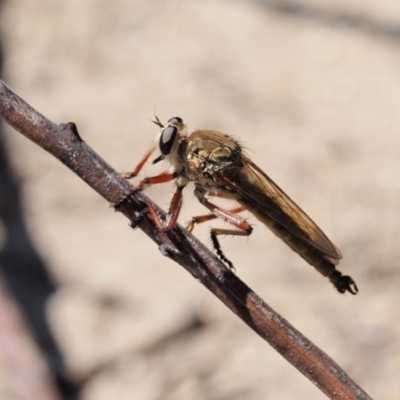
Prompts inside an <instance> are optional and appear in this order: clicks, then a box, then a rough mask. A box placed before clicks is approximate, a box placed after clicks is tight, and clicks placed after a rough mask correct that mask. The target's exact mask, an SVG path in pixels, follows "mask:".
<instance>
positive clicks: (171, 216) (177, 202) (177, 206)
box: [148, 177, 186, 232]
mask: <svg viewBox="0 0 400 400" xmlns="http://www.w3.org/2000/svg"><path fill="white" fill-rule="evenodd" d="M155 178H156V177H155ZM148 179H149V178H148ZM185 186H186V185H183V186H178V187H177V189H176V192H175V193H174V195H173V197H172V200H171V204H170V206H169V210H168V213H167V216H166V218H165V221H164V224H163V223H162V221H161V220H160V218H159V216H158V215H157V211H156V209H155V208H154V207H153V206H149V208H148V211H149V214H150V216H151V218H152V220H153V221H154V223H155V224H156V227H157V229H158V230H159V231H160V232H165V231H168V230H170V229H172V228H173V227H174V226H175V225H176V221H177V220H178V216H179V213H180V211H181V208H182V203H183V196H182V191H183V189H184V188H185Z"/></svg>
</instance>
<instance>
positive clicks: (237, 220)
mask: <svg viewBox="0 0 400 400" xmlns="http://www.w3.org/2000/svg"><path fill="white" fill-rule="evenodd" d="M194 194H195V196H196V197H197V198H198V200H199V201H200V203H201V204H203V206H204V207H206V208H208V209H209V210H210V211H211V212H212V213H213V215H214V216H215V217H216V218H221V219H223V220H224V221H226V222H228V223H229V224H231V225H233V226H236V228H238V230H236V229H216V228H213V229H211V232H210V235H211V241H212V244H213V246H214V249H215V251H216V252H217V254H218V256H219V258H220V259H221V260H222V261H223V262H225V263H226V264H227V265H228V266H229V268H231V269H233V264H232V262H231V261H229V260H228V259H227V258H226V256H225V254H224V253H223V252H222V250H221V245H220V244H219V241H218V238H217V236H218V235H234V236H249V235H250V234H251V232H252V231H253V228H252V227H251V225H250V224H249V223H248V222H247V221H246V220H245V219H243V218H241V217H239V216H238V215H236V214H237V213H238V212H240V211H243V210H242V207H238V208H236V209H234V210H232V211H228V210H224V209H222V208H219V207H218V206H216V205H215V204H213V203H210V202H209V201H208V200H207V199H206V197H205V194H206V192H205V191H204V190H203V189H202V188H201V187H196V189H195V191H194ZM235 211H236V212H235ZM204 217H205V220H209V219H213V218H211V217H208V216H204ZM203 219H204V218H203ZM195 222H196V221H195ZM200 222H203V221H200ZM192 229H193V228H192Z"/></svg>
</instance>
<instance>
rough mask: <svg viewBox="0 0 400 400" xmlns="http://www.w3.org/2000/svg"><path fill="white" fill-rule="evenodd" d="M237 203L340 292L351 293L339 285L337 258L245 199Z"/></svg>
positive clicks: (340, 279) (339, 276)
mask: <svg viewBox="0 0 400 400" xmlns="http://www.w3.org/2000/svg"><path fill="white" fill-rule="evenodd" d="M239 203H240V204H241V205H243V206H244V207H245V208H246V209H248V210H249V211H250V212H251V213H252V214H253V215H254V216H255V217H256V218H257V219H258V220H260V221H261V222H262V223H263V224H265V225H266V226H267V227H268V228H269V229H271V231H272V232H273V233H274V234H275V235H276V236H278V237H279V238H280V239H282V240H283V241H284V242H285V243H286V244H287V245H288V246H289V247H290V248H291V249H292V250H293V251H295V252H296V253H297V254H299V255H300V256H301V257H302V258H303V259H304V260H306V261H307V262H308V263H309V264H310V265H312V266H313V267H314V268H315V269H316V270H317V271H319V272H320V273H321V274H322V275H323V276H326V277H328V278H329V279H330V281H331V282H332V283H333V284H334V286H335V287H336V289H338V290H339V291H340V292H343V291H346V290H348V291H350V292H352V293H353V291H352V290H349V289H348V288H347V287H346V288H345V289H344V290H343V288H342V286H341V285H342V278H344V277H343V276H342V274H341V272H339V271H337V270H336V265H337V264H338V263H339V260H338V259H335V258H331V257H329V256H327V255H326V254H324V253H323V252H322V251H320V250H318V249H317V248H315V247H314V246H312V245H310V244H309V243H307V242H305V241H304V240H302V239H299V238H298V237H297V236H296V235H294V234H293V233H292V232H290V231H289V230H288V229H286V228H285V227H283V226H282V225H281V224H279V223H277V222H276V221H274V220H273V219H272V218H271V217H270V216H268V215H267V214H265V213H264V212H261V211H260V210H259V209H258V208H255V207H254V206H253V205H252V204H249V203H248V202H246V201H245V200H243V199H240V200H239ZM350 279H351V278H350Z"/></svg>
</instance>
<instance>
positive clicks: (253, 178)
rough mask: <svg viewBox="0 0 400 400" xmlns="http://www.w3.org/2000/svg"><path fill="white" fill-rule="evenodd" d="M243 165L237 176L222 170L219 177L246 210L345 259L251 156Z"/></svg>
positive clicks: (333, 256) (328, 253) (323, 250)
mask: <svg viewBox="0 0 400 400" xmlns="http://www.w3.org/2000/svg"><path fill="white" fill-rule="evenodd" d="M243 162H244V166H243V167H242V168H241V170H240V172H239V173H238V174H237V175H236V174H235V175H234V176H233V175H232V174H230V173H224V171H223V170H222V171H221V170H220V171H218V172H216V174H215V175H214V176H215V178H216V179H217V180H218V181H219V182H220V183H222V184H223V185H225V186H227V187H229V188H230V189H231V190H232V191H233V192H235V193H236V194H237V195H238V196H239V198H238V201H239V203H241V204H243V205H245V206H246V205H247V207H246V208H248V210H249V211H250V212H253V213H254V214H255V215H256V216H261V217H262V216H263V215H265V216H266V217H267V218H270V219H272V220H273V221H275V222H276V223H277V224H279V225H281V226H282V227H284V228H286V229H287V230H288V231H289V232H290V233H292V234H293V235H294V236H296V237H297V238H298V239H300V240H302V241H304V242H306V243H307V244H309V245H311V246H313V247H314V248H316V249H317V250H319V251H321V252H322V253H323V254H325V255H326V256H328V257H331V258H333V259H340V258H342V255H341V254H340V251H339V250H338V249H337V248H336V247H335V246H334V245H333V244H332V242H331V241H330V240H329V239H328V238H327V237H326V235H325V234H324V233H323V232H322V231H321V229H320V228H319V227H318V226H317V225H316V224H315V222H314V221H312V219H311V218H310V217H309V216H308V215H307V214H306V213H305V212H304V211H303V210H301V208H300V207H299V206H298V205H296V203H294V202H293V201H292V200H291V199H290V198H289V196H288V195H286V194H285V192H284V191H283V190H282V189H280V188H279V186H278V185H276V184H275V183H274V182H273V181H272V180H271V179H270V178H269V177H268V176H267V175H266V174H265V173H264V172H263V171H262V170H261V169H260V168H259V167H257V165H255V164H254V163H253V162H252V161H251V160H250V159H249V158H248V157H246V156H243ZM240 200H242V201H240Z"/></svg>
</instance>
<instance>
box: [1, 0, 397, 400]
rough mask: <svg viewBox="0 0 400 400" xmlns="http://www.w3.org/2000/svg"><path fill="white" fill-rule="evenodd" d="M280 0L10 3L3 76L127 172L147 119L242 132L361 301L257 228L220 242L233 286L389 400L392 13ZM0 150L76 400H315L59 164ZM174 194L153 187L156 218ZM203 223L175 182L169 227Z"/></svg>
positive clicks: (148, 133)
mask: <svg viewBox="0 0 400 400" xmlns="http://www.w3.org/2000/svg"><path fill="white" fill-rule="evenodd" d="M277 4H278V2H276V3H275V2H272V1H261V0H259V1H256V0H254V1H248V2H245V1H227V0H219V1H202V2H200V1H194V0H189V1H185V2H180V1H169V2H163V1H157V0H154V1H144V0H136V1H134V0H130V1H127V0H121V1H118V2H110V1H105V0H103V1H100V0H97V1H90V0H87V1H85V2H83V1H68V2H52V1H48V0H35V2H27V1H21V0H12V1H8V2H6V4H5V6H4V7H3V10H2V15H1V29H2V34H3V37H4V38H5V40H4V46H5V55H6V60H5V61H6V64H5V76H4V78H5V79H6V81H7V83H8V84H9V85H10V86H11V87H12V88H13V89H14V90H16V91H17V93H19V94H20V95H21V96H23V97H24V98H25V99H26V100H27V101H28V102H29V103H30V104H32V105H33V106H34V107H36V108H37V109H38V110H39V111H40V112H42V113H43V114H45V115H46V116H47V117H48V118H50V119H51V120H53V121H55V122H67V121H74V122H76V123H77V125H78V128H79V130H80V133H81V135H82V136H83V138H84V139H85V141H86V142H87V143H88V144H89V145H91V146H92V147H93V148H94V149H95V150H96V151H97V152H98V153H100V154H101V155H102V156H103V157H104V158H105V159H106V160H107V161H108V162H109V163H110V164H111V165H113V166H114V167H115V168H116V169H117V170H120V171H124V170H128V169H131V168H132V167H133V166H134V165H135V164H136V163H137V162H138V160H139V159H140V158H141V156H142V154H143V153H144V152H145V151H146V150H147V148H148V146H149V144H150V142H151V141H152V140H153V137H154V134H155V132H156V129H155V127H154V126H153V125H152V124H151V123H150V122H149V119H150V118H152V117H153V111H154V109H156V112H157V114H158V116H159V117H160V119H161V120H163V121H165V120H167V119H169V118H171V117H173V116H177V115H178V116H181V117H182V118H184V119H185V121H187V122H188V124H189V125H190V126H191V127H193V128H207V129H215V130H220V131H223V132H225V133H229V134H231V135H234V136H236V137H239V138H241V140H242V141H244V142H245V143H246V144H247V145H248V147H249V148H250V149H251V155H252V158H253V160H254V161H255V162H256V163H257V164H258V165H260V166H261V167H262V168H263V169H264V170H265V171H266V172H267V173H268V174H269V175H270V176H271V177H272V178H273V179H274V180H275V181H276V182H277V183H278V184H279V185H280V186H281V187H282V188H284V190H285V191H286V192H287V193H289V194H290V196H291V197H292V198H293V199H294V200H295V201H296V202H297V203H298V204H300V205H301V206H302V207H303V208H304V209H305V210H306V211H307V212H308V214H310V215H311V216H312V218H313V219H314V220H315V221H317V222H318V224H319V225H320V226H321V227H322V228H323V230H324V231H325V232H326V233H327V234H328V236H329V237H330V238H332V240H333V241H334V243H335V244H336V245H337V246H338V247H339V248H340V249H341V251H342V253H343V255H344V259H343V261H342V263H341V267H342V268H341V270H342V271H344V272H346V273H349V274H350V275H352V276H353V277H354V278H355V279H356V281H357V283H358V286H359V288H360V293H359V295H358V296H355V297H353V296H351V295H345V296H341V295H339V294H337V293H336V292H335V291H334V290H333V288H332V287H331V285H330V284H329V282H328V281H326V280H325V279H324V278H322V277H321V276H320V275H319V274H318V273H316V272H315V271H314V270H313V269H312V268H311V267H309V266H308V265H307V264H305V262H304V261H303V260H302V259H300V258H299V257H298V256H297V255H296V254H294V253H292V252H291V251H290V250H289V249H288V248H287V247H286V246H285V245H283V244H281V243H280V241H279V240H278V239H276V238H275V237H274V236H273V235H272V234H271V233H270V232H269V231H268V230H267V229H266V228H264V227H263V226H261V225H260V224H259V223H257V221H255V220H254V219H251V222H252V223H254V225H255V231H254V234H253V235H252V236H251V237H250V238H249V239H248V240H247V239H244V238H226V239H224V240H223V246H224V249H225V251H226V253H227V254H229V256H230V258H231V259H232V260H234V262H235V265H236V268H237V273H238V275H239V276H240V277H241V278H242V279H243V280H244V281H245V282H246V283H247V284H248V285H249V286H250V287H252V288H253V289H254V290H255V291H256V292H257V293H259V294H260V295H261V296H262V297H263V298H264V299H265V300H266V301H267V302H268V303H269V304H271V306H272V307H274V308H275V309H276V310H277V311H278V312H280V313H281V314H282V315H283V316H284V317H285V318H287V319H288V320H289V321H290V322H291V323H293V324H294V325H295V326H296V327H297V328H298V329H299V330H300V331H302V332H303V333H304V334H305V335H306V336H308V337H309V338H310V339H311V340H312V341H314V342H315V343H316V344H317V345H318V346H320V347H321V348H322V349H323V350H324V351H325V352H327V353H328V354H329V355H330V356H331V357H333V359H334V360H336V361H337V362H338V363H339V364H340V365H341V366H342V367H343V368H344V369H345V370H346V371H347V372H348V373H349V375H350V376H351V377H352V378H353V379H355V380H356V381H357V382H358V383H359V384H360V385H361V386H362V387H363V388H364V389H365V390H366V391H367V392H368V393H369V394H370V395H371V396H372V397H374V398H377V399H388V400H392V399H393V400H395V399H399V398H400V379H399V377H400V322H399V319H400V311H399V306H398V305H399V304H400V289H399V287H400V261H399V260H400V246H399V226H400V179H399V177H400V161H399V154H400V133H399V129H400V112H399V104H400V37H399V36H398V30H399V28H398V27H399V26H400V3H399V2H398V1H394V0H393V1H387V2H385V3H382V2H376V1H372V0H364V1H355V2H351V4H348V2H345V1H327V2H321V1H318V0H313V1H309V2H307V3H299V2H296V3H289V2H287V3H284V4H286V7H277V6H276V5H277ZM280 4H282V3H280ZM290 4H292V7H290ZM396 27H397V30H396ZM7 145H8V150H9V154H10V159H11V162H12V164H13V166H14V168H15V171H16V172H15V174H16V176H17V178H18V179H19V181H20V183H21V185H22V188H23V201H24V207H25V212H26V217H27V220H28V223H29V229H30V232H31V235H32V238H33V240H34V242H35V244H36V246H37V248H38V249H39V251H40V253H41V254H42V256H43V258H44V259H45V261H46V262H47V264H48V265H49V268H50V269H51V272H52V274H53V276H54V277H55V279H56V280H57V281H58V282H59V283H60V284H61V285H62V289H61V290H60V291H59V292H58V293H57V294H56V295H55V297H54V299H53V300H52V303H51V305H50V307H49V318H50V319H51V324H52V326H53V328H54V332H55V335H56V337H57V339H58V341H59V343H60V346H61V348H62V350H63V351H64V354H65V357H66V360H67V363H68V366H69V368H70V370H71V373H72V374H74V375H76V376H89V378H88V380H87V382H86V384H85V385H84V388H83V392H82V399H84V400H106V399H107V400H109V399H119V400H125V399H135V400H153V399H154V400H155V399H168V400H178V399H191V400H196V399H215V400H222V399H244V398H246V399H250V400H258V399H274V400H279V399H294V398H296V399H313V400H316V399H324V398H325V396H324V395H323V394H322V393H321V392H320V391H319V390H318V389H317V388H315V387H314V386H313V384H312V383H310V382H309V381H307V380H306V379H305V378H304V377H303V376H302V375H300V374H299V373H298V372H297V371H296V370H295V369H294V368H293V367H292V366H291V365H289V364H288V363H287V362H286V361H285V360H284V359H282V358H281V357H280V356H279V355H278V354H277V353H276V352H275V351H274V350H273V349H272V348H270V347H269V346H268V345H267V344H266V343H264V342H263V341H262V340H260V338H258V337H257V336H256V335H255V334H254V333H253V332H252V331H251V330H250V329H248V328H247V326H245V325H244V324H243V323H242V322H241V321H239V320H238V319H237V318H236V317H235V316H234V315H233V314H231V313H230V312H229V311H228V310H227V309H226V308H225V307H224V306H223V305H221V304H220V303H219V301H217V300H216V299H215V298H214V297H213V296H212V295H211V294H210V293H209V292H208V291H207V290H205V289H204V288H203V287H202V286H201V285H199V283H198V282H196V281H195V280H194V279H193V278H192V277H191V276H189V275H188V274H187V273H186V272H185V271H184V270H183V269H182V268H180V267H179V266H177V265H175V264H173V263H172V262H171V261H169V260H168V259H166V258H164V257H163V256H162V255H160V253H159V252H158V250H157V248H156V246H155V245H154V244H153V243H152V242H151V241H150V240H149V239H148V238H147V237H146V236H145V235H144V234H143V233H141V232H140V231H132V230H130V229H129V227H128V224H127V221H126V220H124V219H123V217H122V216H120V215H118V214H115V213H114V212H113V211H112V209H110V208H109V207H108V204H106V202H104V201H103V200H102V199H101V198H100V197H99V196H98V195H97V194H95V193H94V192H92V191H91V190H90V189H89V188H88V187H87V186H85V184H83V183H82V181H80V180H79V179H77V178H76V176H74V175H73V174H71V173H70V172H69V171H68V170H67V169H65V168H64V166H63V165H61V164H60V163H59V162H57V161H56V160H55V159H53V158H52V157H50V156H49V155H48V154H47V153H45V152H43V151H42V150H41V149H39V148H38V147H36V146H35V145H33V144H32V143H30V142H28V141H27V140H26V139H25V138H23V137H21V136H20V135H19V134H17V133H16V132H14V131H12V130H11V129H8V131H7ZM155 172H156V168H155V167H152V166H151V165H148V166H146V168H145V171H144V175H145V174H148V175H152V174H154V173H155ZM172 190H173V186H172V185H164V186H163V187H158V188H152V189H150V190H148V193H149V195H150V196H151V197H152V198H153V199H154V200H155V201H157V202H158V203H159V204H160V205H162V206H163V207H165V208H166V207H167V206H168V204H169V199H170V197H171V192H172ZM199 213H200V214H201V213H204V210H203V209H202V208H201V206H200V205H199V204H197V201H196V200H195V199H194V196H193V194H192V191H191V189H188V190H186V193H185V206H184V210H183V213H182V216H181V219H180V221H181V222H185V221H187V220H188V219H189V218H190V216H191V215H194V214H199ZM213 225H215V223H214V224H213ZM208 229H209V226H204V227H199V228H198V229H197V230H196V232H195V234H196V235H197V236H198V237H199V238H201V239H202V240H203V241H204V242H209V239H208ZM104 299H108V301H104ZM195 319H200V320H201V321H202V323H203V326H202V328H201V329H197V330H194V331H188V333H187V334H185V332H186V331H185V327H187V326H188V325H190V323H191V321H193V320H195ZM1 365H2V363H1V362H0V368H1ZM9 390H10V387H9V385H7V384H6V383H4V385H2V386H1V387H0V395H2V396H3V397H1V398H4V399H9V398H12V397H7V396H10V392H9Z"/></svg>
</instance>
